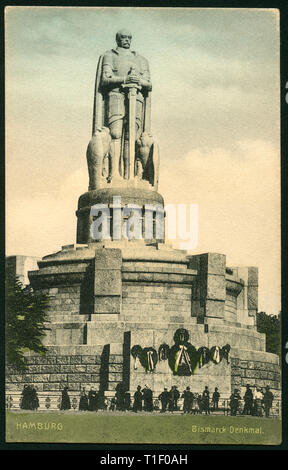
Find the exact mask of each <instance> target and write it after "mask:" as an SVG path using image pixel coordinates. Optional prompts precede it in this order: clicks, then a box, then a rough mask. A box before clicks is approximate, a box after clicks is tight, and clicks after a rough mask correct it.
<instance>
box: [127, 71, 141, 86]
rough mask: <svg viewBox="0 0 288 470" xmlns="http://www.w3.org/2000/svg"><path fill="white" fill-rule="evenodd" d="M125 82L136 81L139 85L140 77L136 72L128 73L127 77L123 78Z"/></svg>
mask: <svg viewBox="0 0 288 470" xmlns="http://www.w3.org/2000/svg"><path fill="white" fill-rule="evenodd" d="M125 83H136V84H137V85H139V83H140V77H139V75H137V74H136V73H133V74H132V73H130V74H128V75H127V77H126V78H125Z"/></svg>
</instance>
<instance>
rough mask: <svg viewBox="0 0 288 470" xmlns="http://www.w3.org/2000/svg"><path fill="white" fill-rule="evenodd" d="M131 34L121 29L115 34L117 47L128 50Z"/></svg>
mask: <svg viewBox="0 0 288 470" xmlns="http://www.w3.org/2000/svg"><path fill="white" fill-rule="evenodd" d="M131 40H132V34H131V33H130V31H128V30H127V29H121V30H120V31H118V33H116V42H117V46H118V47H123V49H129V48H130V45H131Z"/></svg>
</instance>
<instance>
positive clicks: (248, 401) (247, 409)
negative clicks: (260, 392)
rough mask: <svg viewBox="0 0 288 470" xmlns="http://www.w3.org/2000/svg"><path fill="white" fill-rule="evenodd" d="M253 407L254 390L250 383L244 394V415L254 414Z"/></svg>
mask: <svg viewBox="0 0 288 470" xmlns="http://www.w3.org/2000/svg"><path fill="white" fill-rule="evenodd" d="M252 407H253V392H252V390H251V388H250V385H249V384H247V385H246V392H245V395H244V409H243V415H252Z"/></svg>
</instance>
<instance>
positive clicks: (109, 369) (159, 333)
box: [5, 6, 282, 466]
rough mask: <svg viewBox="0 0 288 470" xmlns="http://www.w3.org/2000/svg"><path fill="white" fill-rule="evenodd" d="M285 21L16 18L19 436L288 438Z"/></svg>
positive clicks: (9, 47)
mask: <svg viewBox="0 0 288 470" xmlns="http://www.w3.org/2000/svg"><path fill="white" fill-rule="evenodd" d="M279 21H280V19H279V11H278V10H277V9H273V8H263V9H256V8H192V7H191V8H182V7H179V8H175V7H174V8H172V7H166V8H159V7H149V8H148V7H147V8H146V7H141V8H135V7H125V8H124V7H54V6H53V7H52V6H49V7H48V6H47V7H44V6H25V7H22V6H8V7H6V8H5V41H6V44H5V60H6V69H5V84H6V85H5V87H6V116H5V122H6V250H7V251H6V442H7V443H29V442H30V443H31V442H33V443H75V444H78V443H87V444H111V445H112V444H166V445H168V444H175V445H176V444H187V445H190V444H191V445H192V444H210V445H214V444H226V445H228V444H241V445H242V444H244V445H274V446H277V445H279V444H280V443H281V441H282V435H281V433H282V431H281V427H282V420H281V360H280V351H281V336H280V325H281V292H280V291H281V269H280V257H281V250H280V239H281V227H280V201H281V194H280V100H279V96H280V93H279V90H280V29H279V24H280V23H279ZM168 457H169V456H167V459H168ZM105 458H106V460H107V459H108V460H109V459H110V460H109V462H108V461H107V462H102V463H110V464H116V463H119V462H116V461H113V458H114V457H113V456H109V454H108V455H107V456H106V457H105ZM149 458H150V457H149ZM165 458H166V457H165ZM169 458H170V457H169ZM122 463H123V462H122ZM130 463H131V462H130ZM146 463H149V462H146ZM152 463H155V462H152ZM162 463H163V462H162ZM164 463H166V464H167V463H171V462H170V461H169V462H168V461H167V462H166V461H165V462H164ZM174 463H175V462H174ZM126 464H127V465H128V466H129V462H128V461H127V462H126ZM130 466H132V463H131V465H130Z"/></svg>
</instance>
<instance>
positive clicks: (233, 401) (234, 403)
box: [230, 388, 241, 416]
mask: <svg viewBox="0 0 288 470" xmlns="http://www.w3.org/2000/svg"><path fill="white" fill-rule="evenodd" d="M240 400H241V396H240V394H239V390H238V388H235V390H234V392H233V393H232V395H231V396H230V409H231V416H236V415H237V411H238V408H239V404H240Z"/></svg>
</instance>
